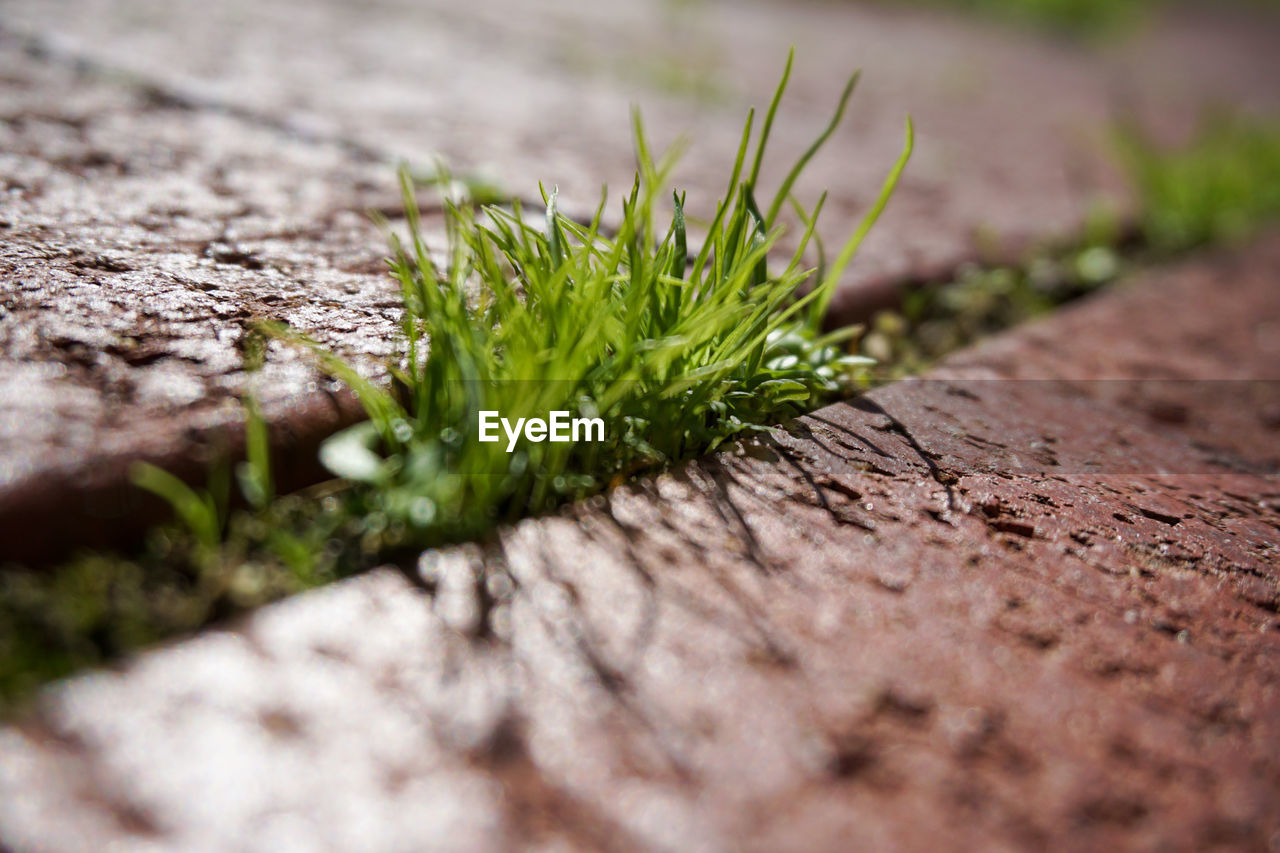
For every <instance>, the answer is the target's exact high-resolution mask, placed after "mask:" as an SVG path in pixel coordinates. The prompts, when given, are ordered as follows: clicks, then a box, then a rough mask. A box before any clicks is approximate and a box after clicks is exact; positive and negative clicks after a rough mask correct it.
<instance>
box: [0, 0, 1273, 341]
mask: <svg viewBox="0 0 1280 853" xmlns="http://www.w3.org/2000/svg"><path fill="white" fill-rule="evenodd" d="M1274 23H1275V22H1274V19H1271V18H1265V17H1264V18H1259V17H1258V16H1257V15H1239V16H1232V15H1230V14H1227V13H1223V12H1220V11H1218V12H1216V13H1205V12H1203V11H1202V12H1199V13H1197V12H1194V11H1185V12H1178V13H1177V14H1173V15H1170V16H1168V17H1167V18H1164V19H1160V20H1158V21H1157V22H1156V23H1154V24H1153V25H1152V26H1151V27H1150V28H1148V29H1146V30H1144V31H1142V32H1140V33H1139V34H1137V35H1135V36H1134V37H1132V38H1130V39H1127V40H1122V41H1121V42H1119V43H1118V44H1115V45H1111V46H1109V47H1101V48H1096V49H1090V48H1087V47H1084V46H1071V45H1068V44H1065V43H1061V42H1056V41H1052V40H1050V39H1047V38H1037V37H1035V36H1032V35H1030V34H1027V33H1023V32H1020V31H1015V30H1004V29H1000V28H997V27H992V26H991V25H990V23H988V22H982V21H974V20H968V19H965V18H963V17H960V16H946V15H938V14H933V13H927V12H920V11H918V10H915V11H913V10H910V9H901V8H892V7H891V6H889V4H872V3H852V2H851V3H812V4H796V3H767V2H746V3H744V2H739V0H701V2H696V3H679V4H673V3H670V2H667V0H645V2H639V3H628V4H616V3H610V4H601V3H592V2H587V0H553V2H544V3H538V4H528V3H521V2H518V0H477V1H476V2H470V3H466V4H457V3H452V2H447V0H434V2H425V3H418V2H405V0H371V2H365V3H360V4H358V5H351V4H348V3H341V2H324V3H316V2H303V0H287V2H281V3H273V4H271V6H270V7H264V6H263V5H262V4H260V3H254V2H251V0H231V2H226V3H220V4H218V7H217V8H216V9H211V8H210V7H209V5H208V4H207V3H200V2H196V0H184V2H159V0H124V2H120V0H15V2H11V3H9V4H8V26H9V27H11V28H12V29H13V30H14V31H15V32H24V33H27V34H31V35H34V36H36V37H38V38H39V39H41V40H42V42H43V43H44V44H46V45H48V46H49V47H50V49H51V50H53V51H54V52H55V54H56V55H62V56H73V57H85V58H89V59H92V60H94V61H96V62H100V63H102V64H103V65H104V66H106V67H110V68H118V69H126V70H128V71H129V72H132V73H134V74H136V75H138V76H139V77H140V78H141V79H144V80H147V81H150V82H151V83H153V84H158V85H161V86H163V87H164V89H165V90H166V91H172V92H176V93H179V94H181V95H182V96H183V97H187V98H189V99H191V100H192V101H193V102H196V103H205V104H223V105H230V106H233V107H235V108H237V109H243V110H246V111H249V112H251V113H253V114H254V115H257V116H260V117H263V118H265V119H267V120H270V121H273V122H278V123H282V124H284V125H286V126H288V127H291V128H295V129H302V130H305V131H308V132H313V133H317V134H321V135H332V136H336V137H340V138H342V139H346V140H349V141H352V142H354V143H356V144H358V145H359V146H362V147H364V148H366V149H373V150H378V151H384V152H389V153H390V154H393V155H394V156H396V157H409V158H412V159H414V160H416V161H418V162H424V161H429V159H430V158H432V157H434V156H436V155H437V154H442V155H444V156H445V157H446V158H447V159H448V160H449V161H450V162H452V163H454V164H456V165H458V166H460V167H466V168H480V169H483V170H487V171H490V172H492V173H494V174H496V175H497V176H498V177H500V178H501V179H502V181H503V182H504V183H505V185H506V186H508V187H509V188H510V189H511V190H513V191H515V192H517V193H522V194H526V195H534V194H535V190H536V186H537V182H538V181H544V182H546V183H548V184H553V183H554V184H559V186H560V188H561V190H562V194H561V200H562V202H563V203H564V204H566V205H576V207H577V209H579V210H586V209H591V208H594V206H595V202H596V200H597V198H598V193H599V187H600V185H601V184H602V183H604V182H606V181H607V182H608V183H609V185H610V186H613V187H615V188H620V187H624V186H629V185H630V181H631V176H632V173H633V172H632V168H633V167H632V153H631V139H630V135H629V130H628V109H629V106H630V104H632V103H636V104H638V105H640V106H642V107H643V109H644V112H645V115H646V118H647V120H648V123H649V125H650V126H651V128H652V129H653V130H654V132H655V133H656V135H657V137H658V139H659V140H670V139H671V138H672V137H673V136H674V135H675V134H676V133H679V132H681V131H689V132H690V133H691V135H692V137H693V139H694V140H695V143H694V146H693V148H692V150H691V151H690V154H689V157H688V160H687V162H686V168H685V169H684V170H683V171H682V172H681V173H680V175H679V180H680V182H681V183H682V184H684V185H688V186H689V187H690V189H691V193H690V196H691V200H692V202H693V204H694V207H695V209H701V210H708V211H709V210H710V208H711V207H712V203H713V201H714V198H715V197H716V196H717V195H718V194H719V193H721V192H723V189H724V182H725V180H726V179H727V169H726V161H727V160H728V159H729V158H730V157H731V156H732V152H733V151H734V150H735V149H736V146H737V142H738V137H739V134H740V132H741V127H742V124H741V122H742V117H743V115H744V113H745V109H746V107H747V105H748V104H756V105H757V106H759V107H763V106H765V101H766V100H767V98H768V96H769V93H770V92H772V90H773V87H774V85H775V84H776V81H777V74H778V73H779V71H780V68H781V65H782V61H783V58H784V56H785V54H786V51H787V48H788V47H789V46H791V45H794V46H796V48H797V51H798V58H797V64H796V69H795V74H794V81H793V87H792V88H793V91H792V98H791V100H789V102H788V104H787V107H786V110H785V114H784V116H783V118H782V120H781V121H780V122H779V123H778V124H777V125H775V138H774V141H773V143H772V145H771V157H770V162H771V164H772V165H773V168H772V169H771V170H768V171H767V172H766V185H768V184H769V183H770V182H773V181H776V180H777V179H778V178H779V176H780V173H781V171H782V170H784V169H785V168H787V167H788V166H789V165H790V163H791V161H792V160H793V159H794V158H795V157H796V156H797V155H798V153H799V152H801V151H803V150H804V148H805V147H806V146H807V145H808V143H809V142H810V140H811V139H812V138H813V137H814V136H815V135H816V134H817V132H818V130H819V129H820V128H821V127H822V125H823V124H824V123H825V122H826V120H827V118H828V115H829V110H830V109H831V106H832V104H833V103H834V100H835V98H836V95H837V94H838V92H839V90H840V86H841V85H842V82H843V79H842V75H843V74H845V73H848V71H850V70H852V69H853V68H854V67H862V68H863V69H864V70H865V79H864V80H863V83H862V86H861V90H860V92H859V93H858V95H857V96H856V99H855V101H854V104H853V107H852V109H851V114H850V117H849V121H848V123H847V126H846V127H845V128H844V129H843V130H842V131H841V132H840V133H839V134H837V136H836V137H835V138H834V139H833V141H832V143H831V147H830V149H829V150H828V151H827V152H825V155H824V156H823V157H821V158H819V160H817V161H815V162H814V163H813V165H812V167H811V170H810V172H809V174H808V176H807V180H806V181H805V182H803V184H802V190H803V192H802V197H803V198H807V199H809V200H810V201H812V200H814V199H815V198H816V196H817V194H818V193H819V192H820V191H822V190H823V189H829V190H830V191H831V197H830V200H829V202H828V205H827V208H826V214H825V219H826V226H827V227H826V229H825V233H826V234H827V235H828V238H829V239H830V240H833V241H834V240H836V239H839V237H840V235H841V234H847V233H848V232H849V230H850V229H851V227H852V226H853V224H854V223H855V222H856V221H857V217H858V216H859V215H860V214H861V212H862V211H863V210H864V209H865V207H866V206H867V204H868V203H869V202H870V200H871V199H872V198H873V197H874V195H875V192H876V190H877V189H878V187H879V184H880V181H881V180H882V178H883V176H884V174H885V173H886V172H887V170H888V168H889V166H890V165H891V164H892V163H893V161H894V159H895V157H896V155H897V152H898V149H899V148H900V146H901V143H902V127H903V121H904V119H905V117H906V115H907V114H908V113H910V114H912V115H914V116H915V118H916V121H917V124H918V127H919V132H920V139H919V145H918V149H917V155H916V158H915V162H914V163H913V165H912V167H911V169H910V171H909V173H908V175H907V178H906V180H905V181H904V183H903V186H902V188H901V191H900V192H899V194H898V196H897V198H896V199H895V201H894V203H893V205H892V207H891V208H890V211H889V213H888V214H887V216H886V217H885V219H884V221H883V222H882V224H881V226H880V227H879V228H878V229H877V230H876V232H875V233H874V234H873V235H872V237H871V239H870V240H869V241H868V242H867V244H866V246H865V248H864V250H863V254H862V257H861V258H860V259H859V262H858V264H857V265H856V268H855V269H854V270H852V271H851V273H850V278H849V281H848V282H847V287H846V289H845V290H844V291H843V292H842V293H841V295H840V296H839V297H838V298H837V300H836V301H835V304H834V309H835V310H836V311H837V312H843V313H845V314H847V315H850V316H852V315H856V314H858V313H862V312H865V310H866V309H867V308H868V307H869V306H870V305H872V304H874V302H875V301H876V299H878V298H885V297H886V289H889V288H892V287H894V286H896V285H898V284H900V283H901V281H903V280H904V279H912V278H922V277H924V278H927V277H932V276H939V275H945V274H947V272H948V271H949V270H951V269H954V267H955V266H956V265H957V264H958V263H959V262H960V261H963V260H966V259H970V258H972V257H974V256H975V255H976V254H979V251H980V250H981V249H983V247H985V250H986V251H991V252H994V253H996V254H1008V253H1016V252H1018V251H1021V250H1023V249H1025V248H1026V247H1027V246H1028V245H1030V244H1037V243H1040V242H1043V241H1045V240H1053V239H1062V238H1064V237H1068V236H1069V235H1071V234H1072V233H1074V232H1075V231H1077V230H1078V229H1079V227H1080V226H1081V223H1082V222H1083V221H1084V219H1085V217H1086V216H1087V215H1088V213H1089V212H1090V211H1091V210H1092V209H1093V208H1094V206H1095V205H1096V204H1098V203H1099V202H1100V201H1102V200H1109V202H1110V203H1111V204H1112V205H1114V206H1116V207H1117V208H1118V209H1119V210H1120V211H1121V212H1122V213H1123V212H1125V211H1126V210H1128V209H1129V206H1130V199H1129V198H1128V194H1127V191H1126V190H1125V188H1124V187H1123V185H1122V183H1120V181H1119V180H1118V178H1117V176H1116V174H1115V173H1114V170H1113V169H1112V167H1111V164H1110V157H1109V155H1108V143H1107V134H1108V132H1109V128H1110V125H1111V122H1112V119H1113V118H1114V117H1115V115H1116V114H1117V113H1118V112H1121V113H1123V114H1124V115H1126V116H1132V115H1138V116H1141V117H1142V118H1143V119H1144V120H1146V121H1147V122H1148V123H1149V124H1151V125H1152V126H1153V128H1154V129H1155V130H1156V131H1157V132H1158V133H1159V135H1160V136H1162V137H1164V138H1166V139H1173V138H1177V137H1178V136H1179V134H1181V133H1184V132H1185V131H1186V130H1187V128H1188V127H1189V126H1191V125H1192V124H1194V122H1195V121H1196V120H1197V119H1198V117H1199V115H1200V113H1201V112H1202V111H1203V110H1204V109H1205V108H1206V106H1210V105H1214V106H1217V105H1221V104H1229V105H1233V106H1234V107H1236V108H1240V109H1246V110H1249V109H1252V110H1259V111H1264V112H1274V111H1275V110H1276V109H1277V108H1278V107H1280V94H1277V89H1276V87H1275V86H1274V82H1273V81H1274V80H1275V79H1277V77H1280V59H1277V57H1280V27H1277V26H1274ZM1189 58H1191V59H1189Z"/></svg>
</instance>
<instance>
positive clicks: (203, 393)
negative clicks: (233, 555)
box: [0, 42, 398, 559]
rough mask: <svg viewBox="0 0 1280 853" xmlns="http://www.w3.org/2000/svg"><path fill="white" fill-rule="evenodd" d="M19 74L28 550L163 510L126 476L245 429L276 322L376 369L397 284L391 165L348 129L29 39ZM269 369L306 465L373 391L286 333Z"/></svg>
mask: <svg viewBox="0 0 1280 853" xmlns="http://www.w3.org/2000/svg"><path fill="white" fill-rule="evenodd" d="M0 74H3V77H4V81H5V82H4V86H3V88H2V89H0V152H2V153H0V163H2V164H3V165H2V166H0V172H2V173H3V174H4V176H5V177H4V182H5V184H4V186H5V192H4V194H3V196H0V229H2V230H0V234H2V235H3V241H2V243H0V282H2V283H3V284H2V287H3V291H2V292H3V298H2V300H0V359H2V360H3V365H4V369H3V371H2V372H3V376H4V379H3V381H2V382H0V538H2V539H3V540H4V542H5V543H6V546H5V554H4V558H6V559H23V558H26V557H28V556H31V555H38V554H41V553H44V552H46V551H48V550H49V549H50V547H51V546H57V545H60V544H66V543H67V542H68V541H73V542H74V541H81V542H85V541H94V540H95V539H100V538H101V537H100V536H99V535H98V534H107V533H111V532H113V531H114V530H115V529H117V528H121V527H126V528H127V527H133V528H136V523H135V521H136V520H139V519H140V520H144V521H145V517H146V513H145V512H143V513H136V514H135V510H136V509H137V508H138V507H137V505H136V500H137V496H136V495H129V494H127V493H126V492H124V491H123V490H122V488H121V486H122V483H123V482H125V481H126V479H125V471H126V470H127V467H128V465H129V463H130V462H132V461H133V460H136V459H138V458H146V459H150V460H152V461H155V462H159V463H163V464H165V465H166V467H169V468H173V469H176V470H178V471H180V472H184V473H187V474H189V475H194V474H195V473H196V472H197V470H198V468H199V466H201V465H202V464H206V463H207V462H208V461H209V459H210V456H211V454H214V453H216V452H217V451H218V450H226V449H227V448H228V446H232V447H233V446H234V445H235V444H236V439H235V437H234V434H232V433H233V432H234V430H233V431H232V433H229V432H228V427H234V426H236V425H238V424H239V423H240V422H241V421H242V419H243V414H242V412H241V409H240V404H239V402H238V398H239V396H240V395H241V394H242V393H243V392H244V391H246V390H247V389H248V387H249V383H247V382H246V379H245V376H244V374H243V372H242V370H241V363H242V359H241V348H242V346H243V342H244V339H245V330H246V329H247V328H248V327H250V326H251V324H252V323H254V322H255V321H257V320H259V319H264V318H271V319H278V320H284V321H286V322H288V323H289V324H291V325H293V326H294V327H295V328H297V329H300V330H303V331H306V332H308V333H311V334H313V335H314V336H316V337H317V338H319V339H321V340H323V341H324V342H325V343H326V344H328V345H330V346H332V347H334V348H336V349H338V350H340V351H343V352H345V353H348V354H350V355H351V356H353V357H360V356H363V357H364V360H365V364H366V366H367V367H369V369H371V370H372V369H375V362H376V360H377V359H380V358H382V357H385V356H386V355H388V354H389V353H390V352H391V346H392V345H391V342H390V339H391V335H392V332H393V330H394V328H395V325H396V320H397V317H398V300H397V298H396V295H395V289H394V287H393V285H392V283H391V282H390V280H389V279H388V277H387V276H386V275H385V273H384V272H383V270H384V268H385V266H384V264H383V262H382V255H383V254H384V251H383V246H385V242H384V240H383V239H382V237H381V236H380V235H379V233H378V231H377V229H376V228H375V227H374V226H373V225H372V223H371V221H370V220H369V219H368V218H367V216H366V214H365V209H366V208H367V207H369V206H373V205H379V204H384V203H385V202H386V201H387V200H389V199H394V197H395V196H394V186H393V184H394V176H393V174H392V172H391V170H390V169H389V167H387V166H386V165H385V164H381V163H375V162H371V161H360V160H355V159H353V158H352V157H351V155H350V153H349V152H348V151H347V150H346V149H344V148H343V147H341V146H338V145H334V144H322V143H310V142H305V141H301V140H297V139H294V138H291V137H289V136H288V135H286V134H283V133H281V132H279V131H276V130H273V129H271V128H264V127H261V126H259V125H255V124H252V123H247V122H245V121H244V120H241V119H237V118H235V117H232V116H228V115H224V114H219V113H216V112H211V111H198V110H190V109H185V108H183V107H181V106H177V105H173V104H166V103H163V102H157V101H156V100H155V99H154V98H153V97H151V96H149V95H148V94H147V93H146V92H144V91H142V90H139V89H137V88H126V87H121V86H119V85H117V84H115V83H112V82H110V81H106V80H102V79H97V78H95V77H93V76H86V75H84V74H82V73H79V72H77V71H75V70H74V69H70V68H64V67H61V66H58V65H56V64H51V63H47V62H40V61H34V60H33V59H32V58H31V57H30V56H28V55H27V54H25V53H24V52H23V51H21V50H20V49H19V48H18V47H17V46H15V45H14V44H12V43H11V42H6V43H0ZM252 384H253V387H254V390H255V393H256V394H257V395H258V396H259V397H260V399H261V401H262V403H263V405H264V407H265V408H266V410H267V411H268V413H269V414H270V415H271V417H272V418H273V420H276V421H278V422H279V423H280V426H281V429H280V430H279V431H278V438H279V439H280V441H281V442H282V443H286V444H291V445H293V452H292V454H291V455H290V456H289V458H282V462H283V463H284V464H285V466H286V468H287V469H288V468H296V469H298V470H299V472H300V473H301V469H303V468H305V467H306V466H311V467H314V466H315V462H314V459H315V453H314V448H315V444H316V442H317V441H318V440H319V439H320V438H322V437H323V436H324V435H325V434H327V432H329V431H332V430H333V429H334V428H336V427H337V426H339V425H341V424H342V423H345V422H350V421H351V419H352V418H353V417H355V415H356V409H357V408H358V407H355V406H353V405H352V404H351V401H350V400H349V399H347V398H346V397H342V396H339V397H334V394H333V390H332V389H331V388H330V387H329V383H327V382H324V381H321V379H320V377H318V376H317V375H316V373H315V371H314V370H312V369H311V368H310V366H309V365H308V363H307V361H306V359H305V358H303V357H301V356H300V355H299V354H298V353H296V352H294V351H292V350H290V349H289V348H287V347H284V346H281V345H273V352H272V353H271V356H270V357H269V359H268V361H267V364H266V366H265V368H264V370H263V371H262V373H261V375H260V376H259V377H257V378H256V379H255V380H254V382H253V383H252ZM285 473H286V476H288V472H285ZM311 476H314V474H311ZM294 479H295V480H296V479H297V478H296V477H295V478H294ZM122 518H125V519H128V522H127V523H126V524H123V525H122V524H121V519H122Z"/></svg>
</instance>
